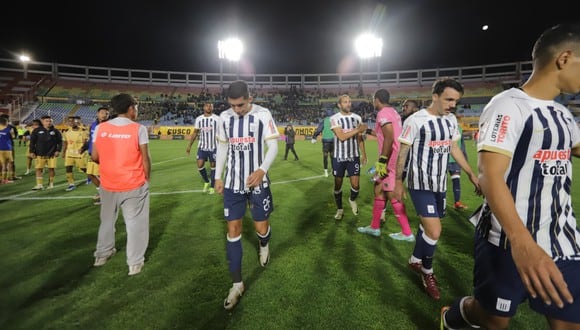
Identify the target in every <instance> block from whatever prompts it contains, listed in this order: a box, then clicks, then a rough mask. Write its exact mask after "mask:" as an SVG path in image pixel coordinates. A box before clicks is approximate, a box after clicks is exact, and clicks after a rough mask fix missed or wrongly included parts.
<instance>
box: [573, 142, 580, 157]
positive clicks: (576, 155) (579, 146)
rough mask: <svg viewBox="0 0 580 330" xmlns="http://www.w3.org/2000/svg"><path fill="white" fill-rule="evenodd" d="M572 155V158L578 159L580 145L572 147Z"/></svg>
mask: <svg viewBox="0 0 580 330" xmlns="http://www.w3.org/2000/svg"><path fill="white" fill-rule="evenodd" d="M572 155H573V156H574V157H579V158H580V144H577V145H575V146H574V147H572Z"/></svg>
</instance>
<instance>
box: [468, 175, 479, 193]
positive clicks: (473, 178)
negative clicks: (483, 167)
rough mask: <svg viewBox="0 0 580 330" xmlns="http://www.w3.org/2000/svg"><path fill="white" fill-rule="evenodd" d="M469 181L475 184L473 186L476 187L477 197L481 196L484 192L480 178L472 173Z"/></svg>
mask: <svg viewBox="0 0 580 330" xmlns="http://www.w3.org/2000/svg"><path fill="white" fill-rule="evenodd" d="M469 181H471V183H473V186H474V187H475V194H476V195H477V196H481V195H482V192H481V186H480V185H479V178H478V177H477V176H476V175H475V174H474V173H471V174H470V175H469Z"/></svg>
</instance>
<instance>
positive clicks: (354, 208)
mask: <svg viewBox="0 0 580 330" xmlns="http://www.w3.org/2000/svg"><path fill="white" fill-rule="evenodd" d="M348 203H349V204H350V207H351V208H352V214H354V215H358V205H357V204H356V201H351V200H350V198H349V199H348Z"/></svg>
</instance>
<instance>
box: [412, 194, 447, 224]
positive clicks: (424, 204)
mask: <svg viewBox="0 0 580 330" xmlns="http://www.w3.org/2000/svg"><path fill="white" fill-rule="evenodd" d="M409 195H410V196H411V200H412V201H413V205H414V206H415V210H416V211H417V214H418V215H420V216H422V217H424V218H443V217H444V216H445V208H446V203H445V200H446V196H447V194H446V193H444V192H433V191H428V190H413V189H409Z"/></svg>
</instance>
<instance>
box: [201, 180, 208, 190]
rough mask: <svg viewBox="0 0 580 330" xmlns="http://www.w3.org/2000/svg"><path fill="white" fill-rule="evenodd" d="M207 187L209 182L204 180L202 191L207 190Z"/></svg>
mask: <svg viewBox="0 0 580 330" xmlns="http://www.w3.org/2000/svg"><path fill="white" fill-rule="evenodd" d="M208 189H209V182H206V183H204V184H203V190H202V191H203V192H207V190H208Z"/></svg>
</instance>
